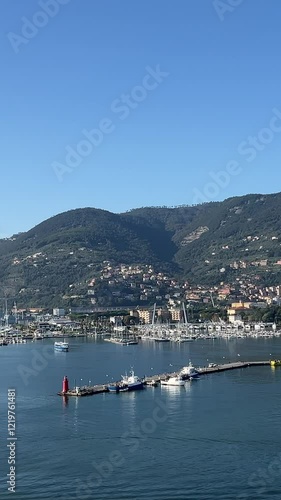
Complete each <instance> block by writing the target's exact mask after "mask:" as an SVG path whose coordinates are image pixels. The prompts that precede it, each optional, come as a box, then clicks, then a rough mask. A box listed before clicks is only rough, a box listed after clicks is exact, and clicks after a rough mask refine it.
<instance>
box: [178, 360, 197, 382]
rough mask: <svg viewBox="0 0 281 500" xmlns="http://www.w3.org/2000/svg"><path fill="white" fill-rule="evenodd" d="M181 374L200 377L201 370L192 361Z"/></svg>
mask: <svg viewBox="0 0 281 500" xmlns="http://www.w3.org/2000/svg"><path fill="white" fill-rule="evenodd" d="M180 374H181V375H183V376H186V375H187V376H188V377H189V378H198V377H199V372H198V371H197V370H196V368H194V366H193V364H192V363H191V362H190V363H189V365H188V366H184V367H183V368H182V369H181V371H180Z"/></svg>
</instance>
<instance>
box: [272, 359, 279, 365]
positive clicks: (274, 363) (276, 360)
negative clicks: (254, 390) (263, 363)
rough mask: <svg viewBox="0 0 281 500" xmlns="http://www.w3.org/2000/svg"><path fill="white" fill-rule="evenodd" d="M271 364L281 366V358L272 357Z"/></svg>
mask: <svg viewBox="0 0 281 500" xmlns="http://www.w3.org/2000/svg"><path fill="white" fill-rule="evenodd" d="M270 366H281V359H272V360H271V361H270Z"/></svg>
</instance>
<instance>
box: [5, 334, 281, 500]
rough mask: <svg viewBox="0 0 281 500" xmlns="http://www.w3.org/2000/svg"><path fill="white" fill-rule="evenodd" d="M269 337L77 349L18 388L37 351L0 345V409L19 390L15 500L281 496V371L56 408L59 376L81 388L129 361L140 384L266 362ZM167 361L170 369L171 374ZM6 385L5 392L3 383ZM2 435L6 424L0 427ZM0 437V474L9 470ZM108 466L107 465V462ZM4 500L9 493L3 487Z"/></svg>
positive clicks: (274, 348)
mask: <svg viewBox="0 0 281 500" xmlns="http://www.w3.org/2000/svg"><path fill="white" fill-rule="evenodd" d="M279 345H280V343H279V342H278V341H276V340H275V339H268V340H266V341H265V340H260V339H257V340H251V341H248V340H241V341H240V342H233V341H231V347H230V346H229V343H227V342H221V341H214V342H211V343H210V342H208V341H206V342H194V343H192V344H191V345H190V344H189V345H188V346H187V345H181V346H169V345H167V344H165V345H161V346H159V345H158V346H157V347H155V346H151V344H149V345H147V344H139V345H138V346H130V347H126V348H124V347H121V346H116V345H112V344H109V343H106V342H102V341H97V342H94V341H92V342H88V343H86V342H78V341H77V342H75V341H73V345H72V346H71V347H72V348H71V349H70V351H69V353H66V354H65V353H60V354H62V356H58V355H57V353H56V354H55V353H54V356H51V357H50V360H49V361H48V364H47V366H46V367H45V368H44V369H42V370H41V371H39V372H38V373H37V374H36V376H33V377H31V378H30V379H29V381H28V384H27V385H25V384H24V382H23V380H22V379H21V377H20V376H19V373H18V366H19V365H20V364H25V365H26V366H30V363H31V362H32V355H33V354H34V352H35V351H34V350H36V351H37V352H40V351H41V349H42V344H35V345H34V344H27V345H19V346H17V345H15V346H9V347H8V348H2V349H1V351H0V358H1V365H0V373H1V381H2V383H1V389H0V390H1V409H2V419H3V418H4V421H5V415H6V409H5V405H6V389H7V387H8V386H10V387H11V386H15V387H16V389H17V435H18V438H19V441H18V446H17V493H16V495H15V497H14V498H16V499H17V500H18V499H19V500H33V499H34V500H35V499H36V500H37V499H64V500H66V499H70V500H72V499H76V500H78V499H79V500H84V499H85V500H86V499H87V498H89V499H97V500H105V499H106V500H107V499H108V500H109V499H112V500H125V499H128V500H142V499H147V498H149V499H150V500H188V499H190V500H217V499H220V500H251V499H253V500H254V499H255V500H256V499H257V498H258V499H261V500H268V499H277V498H278V499H280V498H281V492H280V487H281V458H280V457H281V447H280V443H279V441H280V440H279V436H280V413H281V412H280V410H281V397H280V395H281V369H275V370H272V369H270V368H269V367H255V368H248V369H243V370H237V371H231V372H228V373H221V374H214V375H209V376H205V377H201V379H200V380H198V381H194V382H192V383H187V384H186V385H185V387H184V388H181V387H159V388H147V389H146V390H144V391H140V392H136V393H123V394H119V395H116V394H103V395H97V396H93V397H89V398H82V399H78V398H73V399H71V398H70V399H69V401H68V402H67V401H64V400H63V398H60V397H58V396H56V392H57V391H58V390H59V389H60V386H61V380H62V378H63V376H64V375H65V374H67V375H68V377H69V380H70V382H71V385H74V380H75V379H76V381H78V380H79V381H80V380H81V379H82V381H81V383H87V381H88V380H89V379H90V380H92V381H94V382H103V381H105V380H106V375H108V377H107V379H108V380H111V379H116V378H118V377H120V375H121V373H124V372H125V371H126V370H128V369H129V368H130V366H131V365H134V367H135V371H136V372H137V373H138V374H139V375H140V376H142V375H143V374H151V373H157V372H163V371H167V370H168V369H171V370H173V369H177V368H178V367H179V366H182V365H184V364H186V363H187V362H188V361H189V359H192V361H193V362H194V363H195V364H200V365H204V364H207V362H208V360H210V361H213V362H221V361H222V360H226V361H228V360H233V359H236V356H237V354H238V353H239V354H240V358H241V359H243V358H244V359H246V358H247V359H262V358H265V359H268V358H269V355H270V353H271V354H272V355H273V356H274V357H279V356H280V351H281V346H280V347H279ZM278 355H279V356H278ZM170 364H171V365H172V367H170ZM8 382H9V384H8ZM2 428H3V426H2ZM5 435H6V434H5V426H4V438H3V432H2V438H1V446H2V448H1V449H2V450H4V453H2V455H1V459H0V460H1V470H2V471H4V474H6V473H7V472H6V470H7V463H6V458H7V457H6V455H5V446H6V443H5ZM110 460H111V463H112V462H113V465H110ZM4 474H3V476H2V477H4ZM1 498H3V499H5V500H6V498H11V496H10V495H7V494H6V486H5V482H4V481H2V482H1Z"/></svg>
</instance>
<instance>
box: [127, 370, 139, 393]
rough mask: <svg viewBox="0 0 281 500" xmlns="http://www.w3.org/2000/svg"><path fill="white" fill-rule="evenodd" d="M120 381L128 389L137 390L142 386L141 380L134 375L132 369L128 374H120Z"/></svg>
mask: <svg viewBox="0 0 281 500" xmlns="http://www.w3.org/2000/svg"><path fill="white" fill-rule="evenodd" d="M122 383H123V384H124V385H127V386H128V391H137V390H139V389H143V388H144V383H143V381H142V380H141V379H140V378H139V377H138V376H137V375H135V372H134V370H131V371H130V375H129V376H128V375H127V374H126V375H122Z"/></svg>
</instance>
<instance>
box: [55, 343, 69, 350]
mask: <svg viewBox="0 0 281 500" xmlns="http://www.w3.org/2000/svg"><path fill="white" fill-rule="evenodd" d="M68 348H69V345H68V342H55V343H54V349H55V351H61V352H67V351H68Z"/></svg>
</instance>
